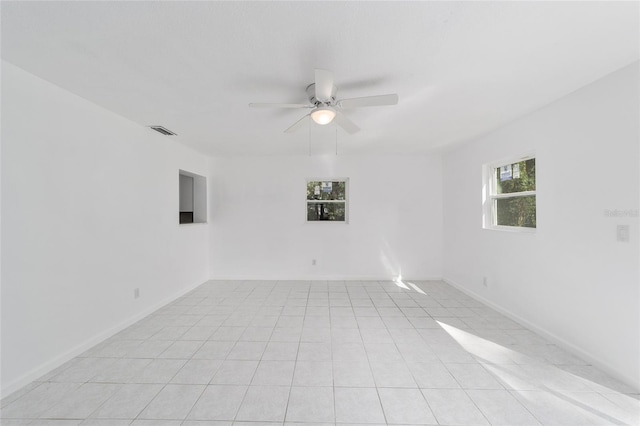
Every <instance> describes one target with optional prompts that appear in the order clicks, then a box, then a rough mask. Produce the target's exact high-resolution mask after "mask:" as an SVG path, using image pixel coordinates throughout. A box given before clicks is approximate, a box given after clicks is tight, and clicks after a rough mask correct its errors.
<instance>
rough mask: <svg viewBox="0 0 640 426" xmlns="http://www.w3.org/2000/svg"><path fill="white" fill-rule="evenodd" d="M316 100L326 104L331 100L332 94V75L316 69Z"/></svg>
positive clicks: (329, 72)
mask: <svg viewBox="0 0 640 426" xmlns="http://www.w3.org/2000/svg"><path fill="white" fill-rule="evenodd" d="M315 83H316V99H317V100H319V101H321V102H326V101H328V100H330V99H331V94H332V93H333V73H332V72H331V71H327V70H321V69H316V80H315Z"/></svg>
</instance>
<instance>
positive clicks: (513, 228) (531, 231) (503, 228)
mask: <svg viewBox="0 0 640 426" xmlns="http://www.w3.org/2000/svg"><path fill="white" fill-rule="evenodd" d="M482 229H483V230H485V231H499V232H510V233H514V234H529V235H535V234H536V231H537V228H525V227H518V226H488V227H487V226H485V227H483V228H482Z"/></svg>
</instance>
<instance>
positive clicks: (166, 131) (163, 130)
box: [149, 126, 176, 136]
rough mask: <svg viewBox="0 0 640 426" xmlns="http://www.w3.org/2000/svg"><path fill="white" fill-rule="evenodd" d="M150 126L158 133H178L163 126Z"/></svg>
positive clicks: (167, 134) (172, 134)
mask: <svg viewBox="0 0 640 426" xmlns="http://www.w3.org/2000/svg"><path fill="white" fill-rule="evenodd" d="M149 128H150V129H153V130H155V131H156V132H158V133H162V134H163V135H165V136H176V134H175V133H173V132H172V131H171V130H169V129H165V128H164V127H162V126H149Z"/></svg>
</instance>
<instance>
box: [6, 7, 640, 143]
mask: <svg viewBox="0 0 640 426" xmlns="http://www.w3.org/2000/svg"><path fill="white" fill-rule="evenodd" d="M1 7H2V58H3V59H4V60H6V61H8V62H11V63H13V64H15V65H17V66H19V67H21V68H23V69H25V70H27V71H29V72H31V73H33V74H35V75H37V76H39V77H42V78H44V79H46V80H48V81H51V82H53V83H55V84H57V85H59V86H61V87H63V88H65V89H67V90H69V91H71V92H73V93H76V94H78V95H80V96H82V97H84V98H86V99H88V100H90V101H92V102H95V103H96V104H99V105H101V106H103V107H105V108H107V109H109V110H111V111H113V112H116V113H118V114H120V115H122V116H124V117H127V118H129V119H131V120H133V121H135V122H137V123H139V124H141V125H150V124H160V125H163V126H165V127H167V128H169V129H171V130H173V131H175V132H176V133H178V136H177V137H176V139H177V140H179V141H180V142H182V143H184V144H187V145H189V146H191V147H193V148H195V149H197V150H199V151H201V152H203V153H206V154H210V155H270V154H303V153H307V152H308V150H309V144H308V141H309V137H310V134H311V135H312V136H313V137H329V138H331V137H332V135H335V133H332V132H333V131H331V130H329V131H327V130H324V131H323V132H318V131H317V130H316V129H314V130H313V131H312V132H310V131H309V130H307V129H302V131H300V132H298V133H295V134H293V135H290V134H284V133H283V131H284V130H285V129H286V128H287V127H289V125H291V124H292V123H293V122H295V121H296V120H297V119H298V118H299V117H302V116H303V115H304V114H305V113H307V111H306V110H284V111H281V110H276V111H274V110H261V109H250V108H248V106H247V104H248V103H249V102H295V103H299V102H306V96H305V92H304V89H305V87H306V86H307V85H308V84H309V83H311V82H312V80H313V70H314V68H326V69H329V70H332V71H333V72H334V75H335V80H336V85H337V86H338V95H339V96H338V97H340V98H349V97H358V96H368V95H375V94H385V93H398V94H399V96H400V102H399V104H398V105H397V106H393V107H377V108H365V109H359V110H350V111H348V113H347V115H348V116H349V117H350V118H351V119H352V120H353V121H355V122H356V123H357V124H358V125H359V126H360V127H361V128H362V129H363V130H362V131H361V132H359V133H357V134H355V135H347V134H346V133H344V132H342V131H341V130H340V131H338V141H339V142H338V143H339V146H340V151H341V152H343V153H370V152H373V153H414V152H425V151H428V150H430V149H433V148H434V147H439V146H442V145H445V144H450V143H455V142H459V141H464V140H468V139H470V138H473V137H474V136H477V135H480V134H484V133H486V132H488V131H490V130H492V129H495V128H497V127H499V126H501V125H503V124H505V123H507V122H509V121H512V120H513V119H515V118H517V117H519V116H521V115H523V114H526V113H528V112H531V111H533V110H535V109H536V108H539V107H541V106H543V105H545V104H548V103H549V102H552V101H553V100H555V99H557V98H559V97H561V96H563V95H566V94H567V93H570V92H571V91H573V90H575V89H577V88H579V87H581V86H584V85H586V84H588V83H590V82H592V81H594V80H596V79H598V78H599V77H601V76H603V75H605V74H608V73H610V72H612V71H615V70H616V69H619V68H621V67H623V66H625V65H627V64H629V63H631V62H633V61H636V60H638V57H639V54H638V43H639V42H638V36H639V34H638V15H639V13H638V12H639V5H638V2H620V3H617V2H611V1H602V2H589V3H581V2H562V3H560V2H249V3H246V2H186V1H182V2H115V1H113V2H84V1H80V2H41V3H40V2H39V3H34V2H16V3H8V2H4V1H3V2H2V5H1ZM105 131H108V129H105ZM150 131H151V130H150Z"/></svg>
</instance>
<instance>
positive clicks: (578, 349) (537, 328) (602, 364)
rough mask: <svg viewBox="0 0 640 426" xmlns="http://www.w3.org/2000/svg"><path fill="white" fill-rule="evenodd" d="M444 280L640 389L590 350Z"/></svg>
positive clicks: (449, 280) (629, 378) (635, 382)
mask: <svg viewBox="0 0 640 426" xmlns="http://www.w3.org/2000/svg"><path fill="white" fill-rule="evenodd" d="M442 280H443V281H444V282H446V283H447V284H449V285H451V286H452V287H455V288H457V289H458V290H460V291H461V292H463V293H465V294H466V295H468V296H470V297H472V298H474V299H476V300H477V301H479V302H482V303H484V304H485V305H487V306H489V307H491V308H493V309H495V310H496V311H498V312H500V313H501V314H503V315H504V316H506V317H508V318H510V319H512V320H514V321H515V322H517V323H519V324H521V325H523V326H525V327H526V328H528V329H530V330H532V331H534V332H536V333H538V334H539V335H541V336H542V337H544V338H545V339H547V340H549V341H551V342H552V343H555V344H556V345H558V346H560V347H561V348H563V349H565V350H567V351H569V352H571V353H573V354H574V355H576V356H577V357H579V358H582V359H583V360H585V361H588V362H589V363H591V365H593V366H594V367H597V368H599V369H601V370H602V371H604V372H606V373H607V374H609V375H611V376H612V377H614V378H616V379H618V380H620V381H621V382H623V383H626V384H627V385H629V386H631V387H633V388H634V389H635V390H637V391H640V381H637V380H634V379H633V378H631V377H629V375H628V374H625V373H624V372H622V371H620V370H618V369H617V368H615V367H613V366H611V365H610V364H608V363H606V362H604V361H602V360H601V359H599V358H598V357H596V356H594V355H593V354H591V353H590V352H588V351H586V350H585V349H583V348H581V347H579V346H576V345H575V344H573V343H571V342H569V341H567V340H566V339H563V338H562V337H560V336H557V335H556V334H554V333H552V332H551V331H549V330H547V329H545V328H543V327H540V326H539V325H537V324H535V323H533V322H531V321H529V320H527V319H525V318H523V317H521V316H520V315H517V314H515V313H513V312H511V311H510V310H509V309H507V308H504V307H503V306H501V305H498V304H496V303H494V302H492V301H490V300H489V299H487V298H485V297H483V296H481V295H479V294H478V293H475V292H473V291H471V290H469V289H468V288H466V287H464V286H462V285H460V284H459V283H457V282H455V281H453V280H451V279H448V278H443V279H442Z"/></svg>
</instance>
